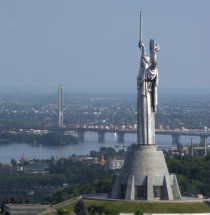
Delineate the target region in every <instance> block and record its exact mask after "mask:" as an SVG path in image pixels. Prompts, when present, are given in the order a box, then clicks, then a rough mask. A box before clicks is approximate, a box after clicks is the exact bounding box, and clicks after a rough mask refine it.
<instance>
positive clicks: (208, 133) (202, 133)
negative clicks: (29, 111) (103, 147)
mask: <svg viewBox="0 0 210 215" xmlns="http://www.w3.org/2000/svg"><path fill="white" fill-rule="evenodd" d="M0 129H1V130H7V129H14V130H20V129H23V130H48V131H61V132H76V133H77V134H78V140H79V141H85V133H86V132H96V133H97V134H98V142H105V137H106V133H116V134H117V139H118V142H119V143H123V142H124V137H125V134H129V133H134V134H135V133H137V131H136V130H126V129H125V130H123V129H102V128H84V127H65V128H59V127H41V126H18V127H17V126H16V127H10V128H0ZM155 133H156V135H169V136H171V137H172V144H173V145H177V144H179V143H180V137H181V136H199V137H200V142H201V143H206V141H207V138H208V137H210V130H187V129H186V130H162V129H161V130H160V129H156V131H155Z"/></svg>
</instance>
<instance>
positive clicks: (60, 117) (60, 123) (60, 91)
mask: <svg viewBox="0 0 210 215" xmlns="http://www.w3.org/2000/svg"><path fill="white" fill-rule="evenodd" d="M58 126H59V128H62V127H63V85H59V87H58Z"/></svg>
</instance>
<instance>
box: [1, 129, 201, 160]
mask: <svg viewBox="0 0 210 215" xmlns="http://www.w3.org/2000/svg"><path fill="white" fill-rule="evenodd" d="M73 135H75V136H76V134H75V133H73ZM193 139H194V143H199V141H200V139H199V137H193ZM190 142H191V137H190V136H181V143H182V144H187V145H189V144H190ZM132 143H136V134H125V142H124V143H123V144H124V145H125V146H126V147H127V146H129V145H131V144H132ZM171 143H172V138H171V136H168V135H156V144H157V145H158V147H159V148H160V149H169V148H170V147H171ZM103 146H104V147H113V148H115V150H119V149H120V147H117V146H118V142H117V135H116V134H115V133H106V136H105V142H103V143H100V142H98V135H97V133H95V132H86V134H85V142H79V143H78V144H75V145H56V146H49V145H47V146H46V145H45V146H43V145H35V144H26V143H1V144H0V162H1V163H10V162H11V159H15V160H17V161H19V160H20V159H21V157H22V156H23V155H24V157H25V158H27V159H29V160H31V159H33V158H36V159H49V158H51V157H52V156H54V157H55V158H56V159H58V158H61V157H68V156H70V155H72V154H76V155H87V154H89V153H90V151H91V150H95V151H99V149H100V147H103Z"/></svg>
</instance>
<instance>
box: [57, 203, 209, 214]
mask: <svg viewBox="0 0 210 215" xmlns="http://www.w3.org/2000/svg"><path fill="white" fill-rule="evenodd" d="M83 202H84V203H85V205H86V206H87V207H88V206H90V205H92V204H94V205H100V206H104V207H106V208H109V209H114V210H117V211H119V212H124V213H126V212H130V213H131V212H136V211H137V210H139V211H141V212H143V213H204V212H210V206H208V205H207V204H205V203H202V202H195V203H191V202H190V203H158V202H152V203H151V202H114V201H93V200H83ZM75 204H76V202H74V203H72V204H69V205H66V206H63V207H61V208H65V209H66V210H67V211H74V206H75Z"/></svg>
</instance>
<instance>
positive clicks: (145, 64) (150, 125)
mask: <svg viewBox="0 0 210 215" xmlns="http://www.w3.org/2000/svg"><path fill="white" fill-rule="evenodd" d="M141 26H142V24H141V16H140V41H139V48H140V49H141V62H140V70H139V75H138V77H137V88H138V99H137V108H138V111H137V113H138V116H137V123H138V131H137V136H138V137H137V138H138V139H137V141H138V142H137V143H138V144H143V145H153V144H155V111H156V108H157V103H158V99H157V87H158V69H157V52H158V51H159V45H158V44H157V43H156V42H155V41H154V40H153V39H151V40H150V56H147V55H146V48H145V46H144V44H143V42H142V35H141V34H142V29H141Z"/></svg>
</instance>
